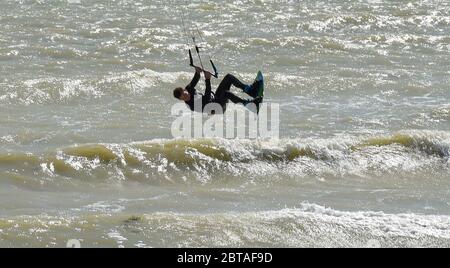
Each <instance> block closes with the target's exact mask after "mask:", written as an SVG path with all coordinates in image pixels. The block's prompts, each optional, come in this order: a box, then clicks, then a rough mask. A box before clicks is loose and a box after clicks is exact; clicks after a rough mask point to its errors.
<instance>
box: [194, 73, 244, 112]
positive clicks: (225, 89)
mask: <svg viewBox="0 0 450 268" xmlns="http://www.w3.org/2000/svg"><path fill="white" fill-rule="evenodd" d="M199 80H200V74H199V73H195V75H194V78H193V79H192V81H191V83H189V85H187V86H186V90H187V91H188V92H189V94H190V95H191V99H190V100H189V101H186V104H187V105H188V106H189V108H190V109H191V110H192V111H196V112H203V110H204V108H205V106H206V105H208V104H209V103H218V104H219V105H220V106H222V109H223V111H224V112H225V110H226V106H227V103H228V100H230V101H232V102H233V103H241V104H244V105H245V104H247V103H248V102H249V101H247V100H244V99H241V98H240V97H238V96H236V95H235V94H233V93H231V92H230V89H231V86H235V87H237V88H240V89H242V90H244V89H245V88H246V87H247V85H245V84H243V83H242V82H241V81H239V79H237V78H236V77H235V76H233V75H232V74H227V75H226V76H225V77H224V79H223V80H222V82H221V83H220V85H219V87H218V88H217V90H216V93H215V94H214V97H213V96H212V91H211V80H209V79H207V80H205V84H206V90H205V94H204V95H202V94H199V93H197V90H196V89H195V86H197V84H198V81H199ZM198 95H202V98H201V101H202V105H199V104H198V107H195V103H196V102H197V101H199V100H200V98H198V97H197V98H196V97H195V96H198ZM200 107H201V110H198V109H199V108H200ZM196 108H197V110H196Z"/></svg>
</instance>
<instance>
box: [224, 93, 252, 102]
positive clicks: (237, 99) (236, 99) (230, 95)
mask: <svg viewBox="0 0 450 268" xmlns="http://www.w3.org/2000/svg"><path fill="white" fill-rule="evenodd" d="M225 98H226V99H227V100H230V101H231V102H233V103H240V104H243V105H246V104H247V103H249V102H250V101H249V100H244V99H242V98H240V97H238V96H236V95H234V94H233V93H231V92H226V94H225Z"/></svg>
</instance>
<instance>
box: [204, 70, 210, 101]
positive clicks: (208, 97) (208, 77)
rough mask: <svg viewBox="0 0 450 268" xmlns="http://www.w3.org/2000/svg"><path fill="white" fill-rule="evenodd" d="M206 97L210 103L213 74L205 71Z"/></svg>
mask: <svg viewBox="0 0 450 268" xmlns="http://www.w3.org/2000/svg"><path fill="white" fill-rule="evenodd" d="M205 86H206V90H205V97H206V99H207V100H208V101H210V100H211V73H210V72H207V71H205Z"/></svg>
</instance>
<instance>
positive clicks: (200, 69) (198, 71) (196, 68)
mask: <svg viewBox="0 0 450 268" xmlns="http://www.w3.org/2000/svg"><path fill="white" fill-rule="evenodd" d="M202 71H203V70H202V68H200V67H195V72H196V73H198V74H199V73H201V72H202Z"/></svg>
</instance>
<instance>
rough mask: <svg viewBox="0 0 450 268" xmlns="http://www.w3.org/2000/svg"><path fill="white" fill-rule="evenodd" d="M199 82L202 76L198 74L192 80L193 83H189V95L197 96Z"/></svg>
mask: <svg viewBox="0 0 450 268" xmlns="http://www.w3.org/2000/svg"><path fill="white" fill-rule="evenodd" d="M198 81H200V74H199V73H197V72H196V73H195V75H194V78H192V81H191V83H189V85H188V86H187V87H186V89H187V90H188V92H189V93H191V94H195V86H197V84H198Z"/></svg>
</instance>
